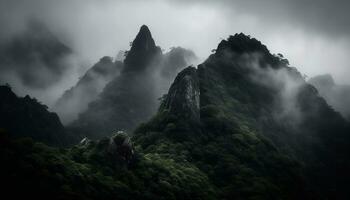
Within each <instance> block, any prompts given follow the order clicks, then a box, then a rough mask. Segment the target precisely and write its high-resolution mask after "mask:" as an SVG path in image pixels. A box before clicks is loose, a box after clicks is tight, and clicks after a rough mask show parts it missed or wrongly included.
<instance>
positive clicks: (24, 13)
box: [0, 0, 350, 84]
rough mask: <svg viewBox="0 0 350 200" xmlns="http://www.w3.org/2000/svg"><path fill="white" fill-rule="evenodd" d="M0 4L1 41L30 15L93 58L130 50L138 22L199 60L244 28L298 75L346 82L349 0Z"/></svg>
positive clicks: (21, 0)
mask: <svg viewBox="0 0 350 200" xmlns="http://www.w3.org/2000/svg"><path fill="white" fill-rule="evenodd" d="M0 2H1V3H0V25H1V29H0V41H1V40H6V39H7V38H9V37H11V36H12V35H13V34H15V33H17V32H19V31H21V30H22V29H23V27H24V26H25V24H26V22H27V21H28V19H30V18H35V19H37V20H39V21H41V22H43V23H45V24H46V25H47V26H48V28H49V29H50V30H51V31H52V32H53V33H54V34H56V35H57V36H58V37H59V38H60V40H62V41H63V42H64V43H66V44H67V45H68V46H70V47H72V49H73V50H74V51H75V52H76V54H78V55H79V56H80V58H81V59H82V60H84V61H85V62H87V63H90V64H92V63H94V62H96V61H98V59H99V58H100V57H102V56H105V55H109V56H115V55H116V54H117V53H118V51H119V50H125V49H128V48H129V42H131V41H132V40H133V39H134V37H135V35H136V33H137V32H138V29H139V27H140V26H141V25H142V24H146V25H148V26H149V28H150V30H151V32H152V34H153V37H154V39H155V41H156V43H157V44H158V45H159V46H161V47H162V48H163V49H165V50H167V49H169V48H170V47H172V46H182V47H185V48H190V49H192V50H193V51H194V52H195V53H196V54H197V55H198V56H199V57H200V58H202V60H204V59H205V58H206V57H207V56H208V55H209V54H210V51H211V50H212V49H215V48H216V46H217V44H218V43H219V41H220V40H222V39H223V38H227V37H228V36H229V35H233V34H234V33H238V32H244V33H246V34H249V35H251V36H253V37H256V38H257V39H258V40H260V41H262V42H263V43H264V44H266V45H267V47H268V48H269V49H270V51H272V53H282V54H283V55H284V56H285V57H286V58H287V59H289V61H290V63H291V65H293V66H295V67H297V68H298V69H299V71H300V72H301V73H303V74H306V75H308V76H314V75H318V74H323V73H331V74H332V75H333V76H334V78H335V80H336V82H338V83H346V84H350V78H349V75H350V64H349V63H348V57H349V56H348V55H350V20H349V19H350V16H349V15H350V12H349V9H350V3H349V2H350V1H347V0H332V1H331V0H328V1H327V0H293V1H292V0H265V1H261V0H256V1H253V0H251V1H249V0H216V1H214V0H213V1H210V0H203V1H200V0H147V1H145V0H144V1H141V0H134V1H133V0H60V1H54V0H0ZM85 66H88V64H87V65H85ZM73 82H74V81H73Z"/></svg>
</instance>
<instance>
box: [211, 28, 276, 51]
mask: <svg viewBox="0 0 350 200" xmlns="http://www.w3.org/2000/svg"><path fill="white" fill-rule="evenodd" d="M224 50H229V51H233V52H236V53H250V52H255V51H256V52H261V53H267V54H270V52H269V50H268V49H267V47H266V46H265V45H263V44H262V43H261V42H260V41H259V40H257V39H255V38H252V37H251V36H250V35H245V34H244V33H236V34H235V35H233V36H232V35H231V36H230V37H229V38H227V39H226V40H222V41H221V42H220V43H219V45H218V48H217V50H216V52H218V53H220V52H222V51H224Z"/></svg>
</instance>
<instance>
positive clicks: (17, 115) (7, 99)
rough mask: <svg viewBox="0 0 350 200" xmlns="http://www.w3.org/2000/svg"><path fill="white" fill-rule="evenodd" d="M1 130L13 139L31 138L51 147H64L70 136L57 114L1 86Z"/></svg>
mask: <svg viewBox="0 0 350 200" xmlns="http://www.w3.org/2000/svg"><path fill="white" fill-rule="evenodd" d="M0 97H1V98H0V113H1V115H0V129H1V130H2V131H3V132H5V133H7V134H9V135H10V136H13V137H31V138H33V139H35V140H37V141H41V142H45V143H48V144H51V145H64V144H67V142H68V136H67V135H66V133H65V130H64V127H63V125H62V124H61V122H60V119H59V118H58V116H57V114H56V113H52V112H49V111H48V110H47V106H45V105H42V104H41V103H39V102H38V101H37V100H36V99H32V98H30V97H29V96H28V95H27V96H25V97H23V98H21V97H17V96H16V95H15V94H14V93H13V92H12V90H11V88H10V87H8V86H0Z"/></svg>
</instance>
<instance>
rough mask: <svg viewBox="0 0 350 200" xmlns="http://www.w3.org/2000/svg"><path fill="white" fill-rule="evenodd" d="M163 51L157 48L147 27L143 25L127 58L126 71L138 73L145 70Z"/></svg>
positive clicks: (125, 61)
mask: <svg viewBox="0 0 350 200" xmlns="http://www.w3.org/2000/svg"><path fill="white" fill-rule="evenodd" d="M160 53H161V50H160V48H159V47H157V46H156V44H155V42H154V40H153V38H152V34H151V32H150V30H149V29H148V27H147V26H146V25H142V26H141V28H140V31H139V32H138V34H137V35H136V38H135V39H134V41H133V42H132V45H131V48H130V51H129V52H128V53H127V56H126V57H125V60H124V63H125V65H126V67H125V68H124V71H138V70H142V69H145V68H146V67H147V65H148V64H150V62H151V61H152V60H153V58H154V57H155V56H156V55H159V54H160Z"/></svg>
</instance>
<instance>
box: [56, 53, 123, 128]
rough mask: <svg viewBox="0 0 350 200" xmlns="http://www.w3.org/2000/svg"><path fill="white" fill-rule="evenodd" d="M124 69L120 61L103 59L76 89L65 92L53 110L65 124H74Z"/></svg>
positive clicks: (83, 78)
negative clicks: (80, 114) (79, 115)
mask: <svg viewBox="0 0 350 200" xmlns="http://www.w3.org/2000/svg"><path fill="white" fill-rule="evenodd" d="M122 68H123V63H122V62H120V61H115V62H113V61H112V58H110V57H108V56H105V57H103V58H101V59H100V61H99V62H98V63H96V64H95V65H94V66H92V67H91V68H90V69H89V70H88V71H87V72H86V73H85V75H84V76H83V77H82V78H81V79H80V80H79V81H78V83H77V84H76V85H75V86H74V87H72V88H71V89H69V90H67V91H65V93H64V94H63V95H62V97H61V98H60V99H58V101H57V102H56V104H55V105H54V107H53V110H54V111H56V112H57V113H58V114H59V116H60V117H61V119H62V121H63V123H64V124H67V123H69V122H72V121H73V120H75V119H76V118H77V117H78V114H79V113H81V112H83V111H85V110H86V109H87V107H88V104H89V103H90V102H92V101H94V100H96V99H97V97H98V95H99V94H100V93H101V92H102V90H103V88H104V87H105V86H106V85H107V83H109V82H110V81H111V80H113V79H114V78H115V77H117V76H118V75H119V73H120V71H121V70H122Z"/></svg>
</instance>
